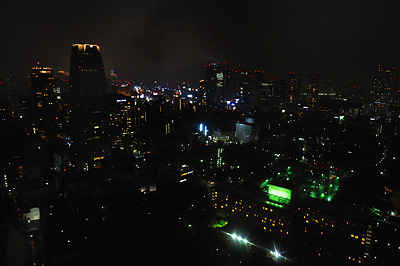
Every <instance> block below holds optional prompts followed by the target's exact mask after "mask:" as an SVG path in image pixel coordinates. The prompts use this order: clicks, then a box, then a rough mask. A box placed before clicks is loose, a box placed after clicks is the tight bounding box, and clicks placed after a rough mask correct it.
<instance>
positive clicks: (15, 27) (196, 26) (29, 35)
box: [0, 0, 400, 81]
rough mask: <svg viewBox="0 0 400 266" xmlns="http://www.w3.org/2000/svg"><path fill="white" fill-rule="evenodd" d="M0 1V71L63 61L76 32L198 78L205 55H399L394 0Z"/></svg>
mask: <svg viewBox="0 0 400 266" xmlns="http://www.w3.org/2000/svg"><path fill="white" fill-rule="evenodd" d="M0 11H1V15H0V31H1V41H0V48H1V49H0V62H1V64H0V74H1V75H3V74H5V73H8V72H16V73H17V74H18V75H20V76H28V75H29V69H30V68H31V67H32V66H33V65H34V64H35V62H36V61H38V60H39V61H40V62H41V63H42V64H44V65H48V66H51V67H53V68H54V69H55V70H69V57H70V52H71V45H72V44H73V43H79V42H83V43H96V44H98V45H100V48H101V51H102V54H103V60H104V64H105V68H106V69H107V70H109V69H111V68H112V67H113V66H115V67H116V68H117V71H118V74H119V76H120V77H122V78H128V79H132V80H135V81H141V80H145V81H149V80H154V79H158V80H167V81H179V80H199V79H201V78H202V77H203V69H204V65H205V64H207V63H209V62H213V61H229V62H232V63H235V64H246V65H250V66H254V68H259V69H263V70H266V71H270V72H273V73H276V74H277V75H278V76H279V75H280V76H285V75H286V73H287V72H288V71H297V72H300V73H303V74H304V75H306V74H307V73H308V72H317V71H318V72H320V73H321V75H322V76H325V77H332V78H335V77H346V78H347V77H353V76H356V75H358V74H360V75H366V74H368V73H371V72H372V71H373V70H374V69H375V68H376V66H377V65H378V64H384V65H385V64H390V65H395V66H398V65H399V59H400V38H399V34H400V15H399V12H400V1H399V0H333V1H332V0H315V1H313V0H309V1H303V0H259V1H251V0H247V1H245V0H243V1H235V0H214V1H208V0H207V1H195V0H175V1H168V0H143V1H138V0H130V1H116V0H114V1H108V2H107V3H104V1H94V0H88V1H85V0H81V1H75V0H70V1H54V0H53V1H42V0H37V1H21V0H13V1H2V3H1V4H0Z"/></svg>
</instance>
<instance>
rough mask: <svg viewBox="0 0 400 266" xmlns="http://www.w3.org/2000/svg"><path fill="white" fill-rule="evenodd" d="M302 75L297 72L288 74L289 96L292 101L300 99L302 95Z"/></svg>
mask: <svg viewBox="0 0 400 266" xmlns="http://www.w3.org/2000/svg"><path fill="white" fill-rule="evenodd" d="M300 86H301V75H300V74H298V73H295V72H289V74H288V88H287V98H288V101H289V102H290V103H294V102H296V101H298V99H299V96H300Z"/></svg>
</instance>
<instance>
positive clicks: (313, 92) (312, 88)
mask: <svg viewBox="0 0 400 266" xmlns="http://www.w3.org/2000/svg"><path fill="white" fill-rule="evenodd" d="M320 87H321V81H320V77H319V73H312V74H309V75H308V79H307V99H308V101H309V102H310V103H312V104H314V103H315V102H316V101H317V96H318V92H319V90H320Z"/></svg>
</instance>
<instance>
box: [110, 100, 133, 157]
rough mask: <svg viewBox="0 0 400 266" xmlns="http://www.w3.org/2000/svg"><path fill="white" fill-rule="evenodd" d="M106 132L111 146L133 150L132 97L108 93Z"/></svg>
mask: <svg viewBox="0 0 400 266" xmlns="http://www.w3.org/2000/svg"><path fill="white" fill-rule="evenodd" d="M109 98H110V100H111V102H110V103H109V122H108V123H109V125H108V132H109V134H110V135H109V136H110V141H111V148H113V149H119V150H126V151H132V150H133V143H134V142H133V136H134V132H133V126H134V123H133V122H132V119H133V114H132V112H133V110H132V108H133V107H132V98H130V97H126V96H124V95H112V96H111V95H110V97H109Z"/></svg>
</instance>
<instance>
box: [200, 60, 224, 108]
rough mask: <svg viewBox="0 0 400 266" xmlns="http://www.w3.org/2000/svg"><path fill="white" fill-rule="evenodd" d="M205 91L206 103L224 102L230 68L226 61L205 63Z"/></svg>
mask: <svg viewBox="0 0 400 266" xmlns="http://www.w3.org/2000/svg"><path fill="white" fill-rule="evenodd" d="M205 72H206V73H205V74H206V77H205V82H204V83H205V84H204V85H205V86H204V87H205V91H206V97H207V103H211V104H217V105H218V104H224V103H225V101H226V100H227V88H228V85H229V84H228V83H229V80H230V78H231V69H230V68H229V67H228V66H227V65H226V63H223V64H220V63H210V64H209V65H206V71H205Z"/></svg>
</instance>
